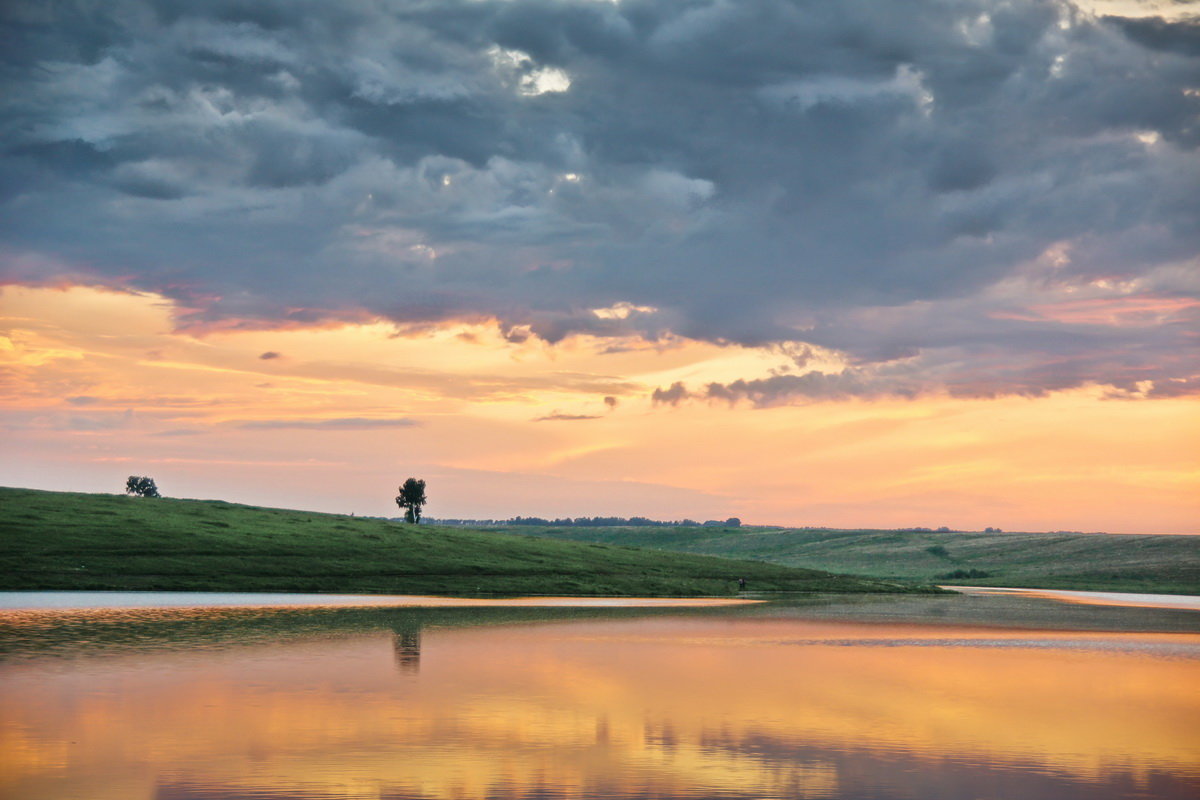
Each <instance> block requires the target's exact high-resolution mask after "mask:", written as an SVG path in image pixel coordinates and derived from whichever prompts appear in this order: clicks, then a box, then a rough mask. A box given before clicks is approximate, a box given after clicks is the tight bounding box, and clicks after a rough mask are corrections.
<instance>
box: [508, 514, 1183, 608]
mask: <svg viewBox="0 0 1200 800" xmlns="http://www.w3.org/2000/svg"><path fill="white" fill-rule="evenodd" d="M515 530H521V531H523V532H525V533H528V534H531V535H538V536H546V537H553V538H556V539H559V540H567V541H580V542H603V543H606V544H619V545H628V546H635V547H648V548H656V549H660V550H671V551H675V552H682V553H703V554H707V555H715V556H722V557H725V558H739V559H754V560H759V561H767V562H771V563H775V564H783V565H787V566H794V567H808V568H811V569H821V570H829V571H832V572H839V573H849V574H853V575H871V576H874V577H877V578H882V579H884V580H899V581H915V582H921V583H943V584H954V583H958V584H964V585H977V586H1027V587H1038V588H1045V589H1095V590H1110V591H1127V592H1162V593H1179V594H1200V536H1140V535H1137V536H1135V535H1118V534H1087V533H926V532H900V531H871V530H862V531H831V530H811V529H798V530H781V529H774V528H753V527H750V528H712V527H710V528H703V527H700V528H582V527H581V528H573V527H572V528H519V529H515Z"/></svg>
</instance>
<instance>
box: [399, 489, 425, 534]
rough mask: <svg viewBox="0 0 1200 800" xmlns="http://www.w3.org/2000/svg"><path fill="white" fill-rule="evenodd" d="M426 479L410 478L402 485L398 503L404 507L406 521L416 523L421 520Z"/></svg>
mask: <svg viewBox="0 0 1200 800" xmlns="http://www.w3.org/2000/svg"><path fill="white" fill-rule="evenodd" d="M425 502H426V499H425V481H420V480H417V479H416V478H409V479H408V480H406V481H405V482H404V485H403V486H401V487H400V494H399V496H397V497H396V505H398V506H400V507H401V508H402V509H404V521H405V522H412V523H414V524H416V523H420V521H421V506H423V505H425Z"/></svg>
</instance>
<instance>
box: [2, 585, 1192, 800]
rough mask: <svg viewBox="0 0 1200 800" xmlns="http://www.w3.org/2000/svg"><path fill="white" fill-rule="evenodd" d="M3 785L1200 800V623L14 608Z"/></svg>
mask: <svg viewBox="0 0 1200 800" xmlns="http://www.w3.org/2000/svg"><path fill="white" fill-rule="evenodd" d="M0 709H2V717H0V796H3V797H5V798H13V799H14V800H16V799H17V798H21V800H41V799H42V798H89V800H141V799H142V798H147V799H149V798H154V799H155V800H233V798H237V799H238V800H246V799H247V798H256V799H258V800H283V799H284V798H288V799H289V800H332V799H333V798H354V799H355V800H358V799H359V798H370V799H371V800H383V799H385V798H386V799H387V800H401V799H407V798H414V799H415V798H456V799H458V798H583V797H587V798H593V797H612V798H846V800H850V799H851V798H853V799H854V800H871V799H872V798H913V800H918V799H920V800H940V799H941V798H946V799H947V800H949V799H950V798H953V799H954V800H960V799H962V798H989V799H990V800H998V799H1001V798H1014V799H1015V798H1021V799H1022V800H1040V799H1041V798H1045V799H1046V800H1051V799H1053V800H1069V799H1071V798H1080V799H1081V800H1082V799H1083V798H1087V799H1088V800H1104V799H1105V798H1180V799H1181V800H1182V799H1183V798H1188V800H1194V798H1196V797H1197V796H1200V613H1196V612H1192V611H1177V610H1158V609H1145V608H1108V607H1102V606H1078V605H1063V604H1059V603H1055V602H1052V601H1049V600H1041V599H1028V598H1018V597H1003V596H1001V597H996V596H979V597H946V598H903V599H875V600H859V601H856V602H846V601H834V600H824V601H806V602H804V603H802V604H801V603H793V604H775V603H772V604H765V605H753V606H738V607H727V608H719V607H705V608H671V607H667V608H562V609H555V608H544V607H543V608H536V607H528V606H525V607H519V606H518V607H482V608H481V607H457V608H455V607H449V608H432V607H427V608H347V607H308V608H291V609H286V608H233V607H224V608H222V607H181V608H164V609H155V608H118V609H96V608H92V609H79V610H63V609H59V610H48V611H21V610H7V611H0Z"/></svg>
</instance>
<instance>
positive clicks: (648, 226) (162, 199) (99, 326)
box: [0, 0, 1200, 533]
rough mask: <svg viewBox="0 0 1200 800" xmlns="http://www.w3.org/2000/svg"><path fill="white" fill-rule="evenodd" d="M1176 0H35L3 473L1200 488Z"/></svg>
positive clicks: (383, 499)
mask: <svg viewBox="0 0 1200 800" xmlns="http://www.w3.org/2000/svg"><path fill="white" fill-rule="evenodd" d="M1190 5H1191V4H1185V3H1170V2H1167V0H1162V1H1161V2H1159V0H1147V2H1132V1H1131V0H1091V1H1090V2H1085V3H1073V2H1068V0H1012V1H1011V2H1004V3H998V2H994V1H993V0H956V2H954V3H951V4H949V5H947V4H945V3H942V2H926V1H925V0H919V1H914V2H911V3H907V4H905V8H904V11H903V13H901V12H893V11H892V10H890V9H889V8H888V7H885V6H883V5H881V4H878V3H875V2H872V1H871V0H861V2H860V0H847V2H842V3H837V4H833V5H830V4H827V3H807V2H801V1H799V0H797V1H796V2H792V1H791V0H761V2H755V3H721V2H709V1H708V0H694V2H691V1H689V2H677V0H622V2H620V3H596V2H593V0H562V2H559V3H553V4H544V3H541V2H536V1H535V0H478V1H473V2H451V1H450V0H448V1H447V2H443V3H428V4H419V5H417V6H412V5H411V4H403V3H401V4H389V3H386V2H384V3H377V2H365V1H363V2H360V1H359V0H344V2H339V3H336V4H316V5H313V6H306V7H305V8H304V9H303V10H300V9H298V8H294V9H293V8H290V7H286V6H283V7H279V8H275V7H270V8H266V7H263V6H262V5H261V4H259V3H254V2H243V0H228V2H223V3H218V4H207V3H198V4H186V3H185V4H179V5H176V4H173V3H163V2H160V0H112V2H109V3H105V4H103V5H102V7H98V8H97V9H95V10H94V13H91V12H89V13H87V14H84V13H81V12H79V11H77V10H75V9H73V8H72V7H66V6H58V5H53V4H50V5H48V4H45V3H37V2H25V1H22V0H19V1H18V2H14V3H6V4H4V7H3V10H2V11H0V34H2V35H3V36H4V37H5V41H6V42H12V43H15V44H14V46H13V47H11V48H9V51H10V52H8V53H7V54H6V55H7V58H8V62H6V63H8V67H6V69H5V70H4V72H3V74H2V75H0V133H2V134H3V136H4V137H5V148H4V150H3V152H0V187H2V188H0V317H2V319H0V364H2V369H3V372H0V381H2V383H0V391H2V392H3V394H2V395H0V426H3V430H4V432H5V445H6V446H5V458H4V459H3V461H2V462H0V481H3V482H4V483H10V484H15V485H20V486H32V487H41V488H62V489H86V490H92V491H118V490H120V488H121V487H122V486H123V482H124V479H125V477H126V476H128V475H129V474H149V475H151V476H152V477H154V478H155V479H156V481H158V484H159V486H160V487H161V488H162V489H163V490H164V491H165V492H166V493H167V494H172V495H176V496H197V497H216V498H224V499H228V500H237V501H244V502H252V503H262V504H276V505H283V506H294V507H301V508H313V509H323V510H330V511H346V512H349V511H355V512H356V513H369V514H394V513H396V509H395V508H394V507H393V506H392V505H391V497H392V496H393V495H394V489H395V487H396V486H397V485H398V484H399V483H400V482H402V481H403V480H404V479H405V478H407V477H409V476H414V477H422V478H424V479H425V480H426V481H427V482H428V485H429V497H430V505H429V508H428V512H429V513H430V514H431V515H432V516H435V517H438V516H441V517H468V518H505V517H509V516H512V515H518V514H519V515H538V516H581V515H622V516H628V515H645V516H651V517H656V518H682V517H690V518H699V519H703V518H725V517H728V516H738V517H741V518H743V519H744V520H747V521H753V522H760V523H778V524H792V525H827V526H839V527H844V526H874V527H898V526H926V527H937V526H941V525H947V526H950V527H954V528H981V527H987V526H992V527H997V526H998V527H1002V528H1005V529H1033V530H1046V529H1051V530H1055V529H1065V530H1108V531H1122V532H1178V533H1182V532H1196V531H1197V530H1198V529H1200V505H1198V502H1197V500H1196V499H1195V498H1196V497H1197V496H1200V460H1198V457H1197V454H1198V453H1200V414H1198V413H1197V405H1196V399H1197V397H1198V396H1200V344H1198V343H1200V228H1197V226H1196V225H1195V220H1196V218H1197V215H1198V214H1200V205H1198V203H1197V194H1196V187H1197V186H1200V149H1198V148H1200V144H1198V143H1200V139H1198V138H1197V130H1200V129H1198V128H1197V126H1196V120H1197V118H1200V83H1198V82H1197V79H1196V76H1197V75H1198V74H1200V72H1198V71H1197V70H1198V68H1200V56H1198V55H1197V53H1198V52H1200V51H1198V50H1197V48H1196V47H1195V43H1196V41H1197V37H1198V35H1200V34H1198V33H1197V31H1198V30H1200V23H1198V22H1197V16H1196V15H1195V14H1194V13H1191V12H1189V11H1188V10H1187V9H1188V8H1189V7H1190Z"/></svg>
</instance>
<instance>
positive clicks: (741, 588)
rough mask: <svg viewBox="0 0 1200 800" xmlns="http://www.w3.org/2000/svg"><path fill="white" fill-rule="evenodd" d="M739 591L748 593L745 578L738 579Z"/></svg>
mask: <svg viewBox="0 0 1200 800" xmlns="http://www.w3.org/2000/svg"><path fill="white" fill-rule="evenodd" d="M738 591H739V592H744V591H746V579H745V578H738Z"/></svg>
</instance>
